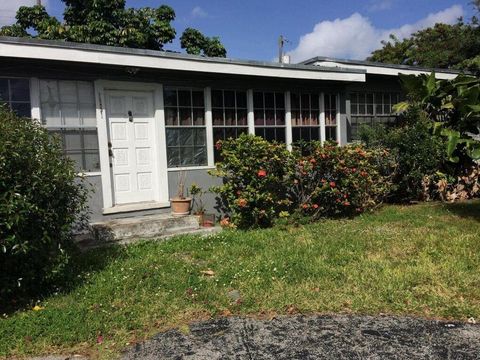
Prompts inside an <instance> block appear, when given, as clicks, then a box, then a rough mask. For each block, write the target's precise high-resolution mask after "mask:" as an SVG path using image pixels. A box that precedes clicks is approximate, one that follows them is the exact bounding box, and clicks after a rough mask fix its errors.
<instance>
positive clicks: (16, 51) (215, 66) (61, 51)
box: [0, 36, 366, 82]
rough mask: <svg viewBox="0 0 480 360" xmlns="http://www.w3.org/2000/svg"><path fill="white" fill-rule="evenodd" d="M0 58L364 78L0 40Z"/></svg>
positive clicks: (355, 72) (332, 70) (345, 72)
mask: <svg viewBox="0 0 480 360" xmlns="http://www.w3.org/2000/svg"><path fill="white" fill-rule="evenodd" d="M2 57H8V58H22V59H32V60H52V61H67V62H76V63H91V64H92V63H93V64H107V65H119V66H130V67H139V68H153V69H155V68H157V69H170V70H180V71H197V72H208V73H223V74H236V75H247V76H266V77H278V78H293V79H309V80H333V81H359V82H364V81H365V74H366V71H365V70H362V69H347V68H342V67H321V68H319V67H318V66H313V65H309V64H280V63H274V62H263V61H253V60H237V59H229V58H214V57H204V56H196V55H188V54H179V53H172V52H168V51H156V50H145V49H134V48H126V47H114V46H105V45H95V44H84V43H74V42H66V41H58V40H41V39H32V38H14V37H1V36H0V60H1V58H2Z"/></svg>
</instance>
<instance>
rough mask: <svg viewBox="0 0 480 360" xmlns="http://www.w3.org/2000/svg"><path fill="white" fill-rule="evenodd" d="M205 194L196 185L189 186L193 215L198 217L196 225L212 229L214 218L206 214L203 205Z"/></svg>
mask: <svg viewBox="0 0 480 360" xmlns="http://www.w3.org/2000/svg"><path fill="white" fill-rule="evenodd" d="M205 193H206V191H204V190H203V189H202V188H201V187H200V186H198V185H197V184H195V183H194V184H192V185H191V186H190V194H192V197H193V208H194V211H193V214H194V215H196V216H198V223H199V224H200V226H204V227H212V226H214V225H215V216H212V215H209V214H207V213H206V210H205V205H204V204H203V195H204V194H205Z"/></svg>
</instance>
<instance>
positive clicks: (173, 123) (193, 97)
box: [164, 88, 208, 167]
mask: <svg viewBox="0 0 480 360" xmlns="http://www.w3.org/2000/svg"><path fill="white" fill-rule="evenodd" d="M204 101H205V100H204V93H203V90H193V89H177V88H165V90H164V103H165V126H166V137H167V159H168V167H183V166H204V165H207V163H208V159H207V140H206V127H205V103H204Z"/></svg>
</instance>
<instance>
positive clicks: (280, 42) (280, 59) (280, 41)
mask: <svg viewBox="0 0 480 360" xmlns="http://www.w3.org/2000/svg"><path fill="white" fill-rule="evenodd" d="M283 45H285V38H284V37H283V35H280V37H279V38H278V62H279V63H280V64H281V63H283Z"/></svg>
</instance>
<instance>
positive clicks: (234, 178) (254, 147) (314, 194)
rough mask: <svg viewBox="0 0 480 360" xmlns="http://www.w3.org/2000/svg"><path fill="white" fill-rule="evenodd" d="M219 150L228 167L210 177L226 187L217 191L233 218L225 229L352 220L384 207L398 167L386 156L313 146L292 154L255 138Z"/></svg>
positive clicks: (383, 152) (226, 144) (354, 148)
mask: <svg viewBox="0 0 480 360" xmlns="http://www.w3.org/2000/svg"><path fill="white" fill-rule="evenodd" d="M217 146H218V147H219V148H220V147H221V150H222V157H223V161H222V162H220V163H218V164H217V169H216V170H215V171H213V172H211V173H212V174H213V175H216V176H219V177H222V178H223V182H224V183H223V185H222V186H217V187H214V188H212V190H213V191H214V192H216V193H218V194H219V195H220V198H221V204H222V210H223V211H224V212H225V213H226V214H228V215H229V216H230V218H228V219H224V220H223V221H222V225H223V226H238V227H241V228H247V227H258V226H270V225H271V224H272V223H273V221H274V220H276V219H277V218H290V217H291V218H292V219H301V220H302V221H304V219H302V217H304V216H307V217H308V218H309V219H312V218H314V219H315V218H318V217H333V216H350V215H354V214H356V213H359V212H362V211H365V210H367V209H369V208H372V207H374V206H376V205H378V204H379V203H381V201H382V200H383V198H384V197H385V195H386V193H388V191H389V189H390V185H391V183H390V178H391V176H392V168H393V165H392V163H393V161H392V158H391V156H390V154H389V153H388V151H386V150H381V149H375V150H366V149H364V148H363V147H362V146H360V145H351V146H346V147H339V146H337V145H336V144H327V145H325V146H322V145H321V144H320V143H310V144H308V149H307V148H305V147H304V146H302V148H301V149H300V148H296V149H295V151H293V152H289V151H288V150H287V149H286V147H285V145H284V144H276V143H273V144H272V143H269V142H267V141H265V140H263V139H262V138H259V137H254V136H250V135H242V136H241V137H240V138H238V139H236V140H234V139H229V140H226V141H223V142H219V143H218V144H217ZM306 149H307V150H308V151H306ZM304 153H308V155H304Z"/></svg>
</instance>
